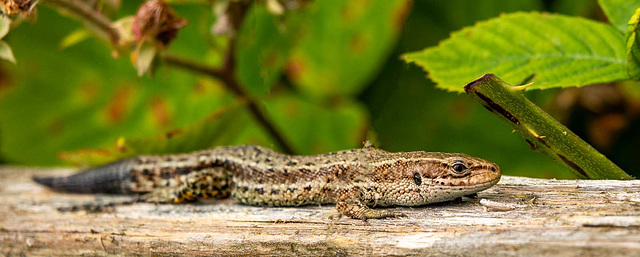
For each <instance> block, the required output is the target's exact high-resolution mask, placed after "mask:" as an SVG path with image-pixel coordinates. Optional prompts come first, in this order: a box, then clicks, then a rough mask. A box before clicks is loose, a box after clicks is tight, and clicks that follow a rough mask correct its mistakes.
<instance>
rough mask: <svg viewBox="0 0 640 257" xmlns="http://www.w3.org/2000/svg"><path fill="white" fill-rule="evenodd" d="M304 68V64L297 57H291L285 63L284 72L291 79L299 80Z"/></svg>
mask: <svg viewBox="0 0 640 257" xmlns="http://www.w3.org/2000/svg"><path fill="white" fill-rule="evenodd" d="M304 70H305V64H304V62H303V61H302V59H301V58H299V57H292V58H291V59H290V60H289V62H288V63H287V67H286V69H285V73H287V76H288V77H289V78H290V79H291V80H299V79H300V78H301V77H302V73H303V72H304Z"/></svg>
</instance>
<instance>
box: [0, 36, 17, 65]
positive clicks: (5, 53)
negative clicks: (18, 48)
mask: <svg viewBox="0 0 640 257" xmlns="http://www.w3.org/2000/svg"><path fill="white" fill-rule="evenodd" d="M0 59H4V60H7V61H10V62H12V63H16V58H15V57H14V56H13V51H11V47H10V46H9V44H7V42H4V41H2V40H0Z"/></svg>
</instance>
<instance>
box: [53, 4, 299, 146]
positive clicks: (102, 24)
mask: <svg viewBox="0 0 640 257" xmlns="http://www.w3.org/2000/svg"><path fill="white" fill-rule="evenodd" d="M47 2H49V3H51V4H53V5H56V6H58V7H60V8H64V9H66V10H68V11H70V12H72V13H74V14H76V15H77V16H78V17H79V18H81V19H84V20H86V21H87V22H90V23H91V24H94V25H95V26H96V27H97V28H98V29H100V30H101V32H103V33H105V34H106V35H108V36H109V39H110V40H111V42H112V43H118V40H119V39H120V34H119V32H118V31H117V30H116V29H115V28H113V27H112V25H111V24H112V21H111V20H110V19H109V18H107V17H106V16H104V15H102V14H101V13H100V12H98V11H96V10H93V9H92V8H91V7H90V6H89V5H87V4H86V3H85V2H83V1H78V0H75V1H74V0H47ZM230 8H231V9H230V15H231V16H232V17H231V19H232V22H231V24H232V26H233V27H234V29H235V30H237V29H238V28H239V26H240V23H241V22H242V19H243V18H244V15H245V13H246V10H247V8H248V6H247V5H246V4H245V3H242V2H238V3H235V2H234V4H232V6H230ZM234 50H235V38H234V37H231V38H230V40H229V47H228V49H227V52H226V53H225V60H224V64H223V65H222V68H221V69H216V68H212V67H209V66H206V65H202V64H200V63H195V62H193V61H189V60H185V59H183V58H181V57H177V56H172V55H164V61H165V62H166V63H167V64H169V65H172V66H175V67H179V68H183V69H186V70H190V71H194V72H198V73H201V74H204V75H207V76H210V77H213V78H216V79H219V80H220V81H222V82H223V83H224V85H225V87H226V88H227V89H228V90H229V91H231V92H233V93H234V94H235V95H236V96H237V97H239V98H244V99H247V101H248V108H249V111H250V112H251V114H252V115H253V117H254V118H255V119H256V120H257V121H258V123H260V125H261V126H262V127H264V129H265V130H266V131H267V132H268V133H269V134H270V135H271V137H273V139H274V140H275V141H276V143H277V144H278V146H279V147H280V148H281V150H282V151H283V152H285V153H289V154H292V153H294V151H293V148H292V147H291V145H289V144H288V143H287V141H286V140H285V139H284V136H283V135H282V134H281V133H280V132H279V131H278V130H277V129H276V127H275V125H273V123H272V122H271V121H270V120H269V119H268V118H267V117H266V115H265V114H264V113H263V112H262V111H261V109H260V106H259V105H258V103H257V102H256V100H255V99H252V98H251V97H250V95H249V94H248V93H247V92H245V91H244V90H243V89H242V87H241V86H240V84H239V82H238V80H237V79H236V78H235V75H234V74H235V61H234V58H233V54H234Z"/></svg>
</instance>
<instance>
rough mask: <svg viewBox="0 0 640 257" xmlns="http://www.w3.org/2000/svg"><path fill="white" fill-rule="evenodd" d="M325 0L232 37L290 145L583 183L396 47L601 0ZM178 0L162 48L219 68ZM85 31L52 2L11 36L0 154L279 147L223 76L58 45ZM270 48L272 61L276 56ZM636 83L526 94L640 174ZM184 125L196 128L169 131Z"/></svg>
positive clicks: (66, 160) (41, 161) (591, 14)
mask: <svg viewBox="0 0 640 257" xmlns="http://www.w3.org/2000/svg"><path fill="white" fill-rule="evenodd" d="M324 2H326V3H325V4H318V3H317V2H313V3H310V4H309V6H307V7H306V9H305V8H303V9H302V10H292V11H290V12H288V13H285V14H284V15H279V16H278V15H274V14H272V13H269V12H268V8H267V7H265V6H264V5H265V4H264V3H259V4H257V5H261V6H257V7H256V6H254V7H252V8H253V9H251V10H250V11H249V12H248V15H247V16H246V17H245V20H244V23H243V25H242V28H241V30H240V31H238V33H237V35H238V45H237V49H236V53H235V57H236V58H237V65H238V69H237V71H236V73H235V75H236V77H238V80H239V81H240V82H241V84H242V85H241V86H242V87H243V88H245V90H246V91H247V92H249V93H250V94H251V95H253V96H254V97H255V98H256V99H258V100H257V101H258V102H259V103H260V106H261V108H262V110H263V112H264V113H265V114H266V116H267V117H268V119H269V120H270V121H271V122H272V123H273V124H274V126H275V128H276V129H277V130H278V131H279V133H281V134H282V135H283V136H284V138H285V139H286V141H287V142H288V143H289V144H290V145H291V146H292V148H293V150H294V152H295V153H297V154H314V153H323V152H328V151H335V150H341V149H347V148H355V147H360V146H361V142H362V141H363V140H365V139H369V140H372V141H374V142H375V143H376V144H377V145H378V146H379V147H381V148H383V149H386V150H389V151H413V150H425V151H447V152H465V153H468V154H470V155H474V156H479V157H482V158H485V159H488V160H491V161H494V162H496V163H497V164H498V165H500V166H501V168H502V169H503V172H504V173H505V174H507V175H521V176H530V177H542V178H575V177H574V175H572V174H571V173H570V172H569V171H568V170H566V169H565V168H563V167H562V166H560V165H558V164H556V163H554V162H553V161H552V160H551V159H550V158H548V157H546V156H544V155H542V154H539V153H536V152H534V151H532V150H531V149H529V147H528V145H527V144H526V143H525V141H524V140H523V139H522V138H521V137H520V135H519V134H517V133H512V129H511V128H510V127H509V126H508V125H507V124H504V123H503V122H502V121H500V120H499V119H498V118H497V117H494V116H493V115H492V114H491V113H489V112H488V111H486V110H485V109H484V108H482V106H481V105H479V104H478V103H476V102H475V101H473V100H472V99H471V98H469V97H468V96H467V95H464V94H457V93H449V92H446V91H443V90H440V89H437V88H436V87H435V85H434V84H433V82H431V81H430V80H429V79H428V78H427V74H426V73H425V72H424V71H422V70H421V69H420V68H419V67H417V66H415V65H412V64H406V63H404V61H402V60H401V59H400V56H401V55H402V54H404V53H408V52H413V51H418V50H421V49H424V48H426V47H430V46H434V45H437V44H438V42H439V41H441V40H443V39H446V38H447V37H448V35H449V34H450V33H451V32H453V31H456V30H459V29H461V28H463V27H465V26H471V25H473V24H474V23H475V22H477V21H481V20H486V19H489V18H492V17H497V16H499V15H500V14H501V13H509V12H516V11H544V12H554V13H563V14H567V15H577V16H581V17H587V18H590V19H594V20H599V21H602V22H606V17H605V16H604V15H603V13H602V11H601V10H600V9H599V6H598V5H597V2H596V1H595V0H557V1H542V0H519V1H501V0H483V1H471V0H467V1H465V0H449V1H415V2H413V3H410V4H409V5H406V3H405V2H406V1H395V2H394V1H389V3H385V2H386V1H371V2H373V4H372V3H367V1H364V2H363V1H345V2H349V3H347V4H346V5H350V6H346V7H345V3H343V1H324ZM391 2H393V3H391ZM141 3H142V1H123V2H122V3H121V4H122V6H121V7H120V8H119V9H117V10H112V11H111V13H110V14H109V15H110V17H112V18H113V19H114V20H116V19H118V18H121V17H125V16H129V15H134V14H135V13H136V10H137V8H138V6H139V5H140V4H141ZM367 4H369V5H370V6H369V5H367ZM171 6H172V7H173V8H174V9H175V11H176V13H177V15H178V16H180V17H182V18H184V19H186V20H188V21H189V24H188V25H187V26H186V27H184V28H183V29H181V30H180V31H179V33H178V36H177V38H176V39H175V41H174V42H173V43H172V44H171V45H170V47H169V48H168V49H167V50H166V51H165V52H166V53H168V54H171V55H175V56H180V57H182V58H186V59H190V60H193V61H197V62H200V63H202V64H204V65H209V66H212V67H216V66H219V65H220V64H221V62H222V59H223V53H224V51H225V50H226V48H227V47H228V46H227V44H226V42H227V41H226V38H225V36H224V35H214V33H212V26H214V24H215V23H216V20H217V17H216V15H215V14H214V13H215V11H214V10H213V8H212V4H211V3H210V2H209V1H174V2H171ZM407 6H408V8H407ZM340 7H342V9H340ZM344 10H347V11H344ZM83 27H84V26H83V25H82V23H81V22H78V20H76V19H72V18H70V17H69V16H68V15H67V14H65V13H61V12H59V11H57V10H56V9H55V8H50V7H48V6H38V7H37V15H36V19H30V20H28V21H26V22H22V23H21V24H19V25H18V26H15V27H13V28H12V29H11V31H10V32H9V34H8V35H7V36H6V37H5V38H4V39H3V40H5V41H6V42H8V43H9V44H10V45H11V47H12V49H13V51H14V55H15V57H16V59H17V61H18V63H17V64H16V65H14V64H11V63H9V62H5V61H0V164H11V165H14V164H19V165H39V166H52V165H54V166H59V165H72V164H74V163H85V164H86V163H92V162H91V161H86V160H87V159H92V158H93V160H94V162H97V163H99V162H100V160H107V159H109V158H117V156H119V155H118V154H114V151H115V152H117V151H118V150H117V149H118V146H119V143H118V142H119V140H120V142H122V140H125V141H126V140H129V141H128V142H137V144H138V145H137V150H136V151H137V152H136V153H146V152H149V153H163V152H181V151H192V150H196V149H198V148H206V147H211V146H215V145H231V144H261V145H265V146H270V147H274V148H278V145H277V144H276V143H274V140H273V139H272V138H271V136H270V135H269V134H268V133H266V132H265V130H264V128H263V127H262V126H261V125H260V124H259V123H257V122H256V121H255V119H254V118H253V117H252V116H251V115H250V114H249V113H248V112H247V110H246V107H243V105H242V101H241V100H239V99H238V98H237V97H236V96H235V95H234V94H232V93H231V92H229V91H228V90H227V89H226V88H225V87H224V86H223V85H221V83H222V82H221V81H219V80H216V79H213V78H211V77H208V76H205V75H202V74H198V73H196V72H192V71H189V70H184V69H178V68H176V67H172V66H170V65H164V64H163V63H162V62H160V65H159V66H158V70H156V72H155V75H154V76H149V75H145V76H143V77H141V78H138V76H137V72H136V70H135V68H134V67H133V66H132V64H131V61H130V58H129V56H128V54H124V55H122V54H121V56H119V57H118V58H114V56H113V55H114V54H113V52H114V51H113V49H111V48H110V46H109V44H108V43H107V42H105V41H103V40H100V39H99V38H95V37H92V38H89V39H86V40H83V41H80V42H78V43H77V44H73V45H71V46H67V47H63V46H62V45H61V44H64V43H63V42H65V39H66V40H69V38H70V36H69V35H73V34H74V33H77V31H78V30H79V29H82V28H83ZM283 33H284V34H286V35H285V36H284V37H283V36H282V35H283ZM276 36H277V37H278V38H279V39H278V40H273V39H272V38H270V37H276ZM514 36H516V35H514ZM281 37H282V38H285V40H280V38H281ZM265 49H267V50H273V52H275V54H274V55H275V57H271V56H270V57H265V56H264V53H265ZM265 60H266V61H265ZM270 60H271V61H270ZM265 65H266V66H269V65H272V66H274V67H275V68H268V69H265V68H264V67H263V66H265ZM507 82H510V81H507ZM510 83H518V82H510ZM460 86H463V85H460ZM639 86H640V85H637V83H630V82H626V83H614V84H606V85H593V86H586V87H581V88H568V89H562V90H559V89H558V90H555V89H554V90H544V91H528V92H527V93H526V96H527V97H528V98H529V99H531V100H532V101H534V102H535V103H537V104H538V105H540V106H541V107H543V109H545V110H546V111H548V112H549V113H550V114H552V115H553V116H554V117H556V118H557V119H559V120H560V121H561V122H563V123H564V124H567V125H568V126H569V128H570V129H571V130H573V131H574V132H576V133H577V134H578V135H579V136H581V137H582V138H584V139H585V140H586V141H588V142H589V143H591V144H592V145H594V146H595V147H596V148H597V149H599V150H600V151H601V152H602V153H604V154H605V155H607V156H608V157H610V158H611V159H612V161H614V162H615V163H616V164H618V165H619V166H621V168H623V169H624V170H625V171H627V172H628V173H630V174H632V175H636V176H637V175H639V174H640V173H639V172H638V170H639V168H640V158H639V157H640V156H639V154H640V136H639V133H637V132H640V130H638V117H639V116H638V115H639V114H640V104H639V102H638V99H639V97H640V90H638V87H639ZM238 106H239V107H238ZM167 133H168V134H167ZM181 133H184V134H187V135H188V136H186V138H187V139H181V141H180V140H179V141H177V142H167V141H170V140H171V138H170V137H171V136H172V135H174V134H181ZM167 135H169V137H168V136H167ZM136 140H138V141H136ZM146 143H148V145H150V146H149V147H148V148H146V149H145V147H144V146H142V145H145V144H146ZM134 148H136V147H134ZM113 149H116V150H113ZM95 156H106V158H104V159H100V158H98V161H95V159H96V158H95ZM83 160H84V161H83Z"/></svg>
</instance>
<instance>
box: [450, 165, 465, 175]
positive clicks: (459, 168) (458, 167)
mask: <svg viewBox="0 0 640 257" xmlns="http://www.w3.org/2000/svg"><path fill="white" fill-rule="evenodd" d="M451 170H453V173H458V174H460V173H463V172H464V171H465V170H467V166H465V165H464V164H463V163H462V162H456V163H454V164H453V166H451Z"/></svg>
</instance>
